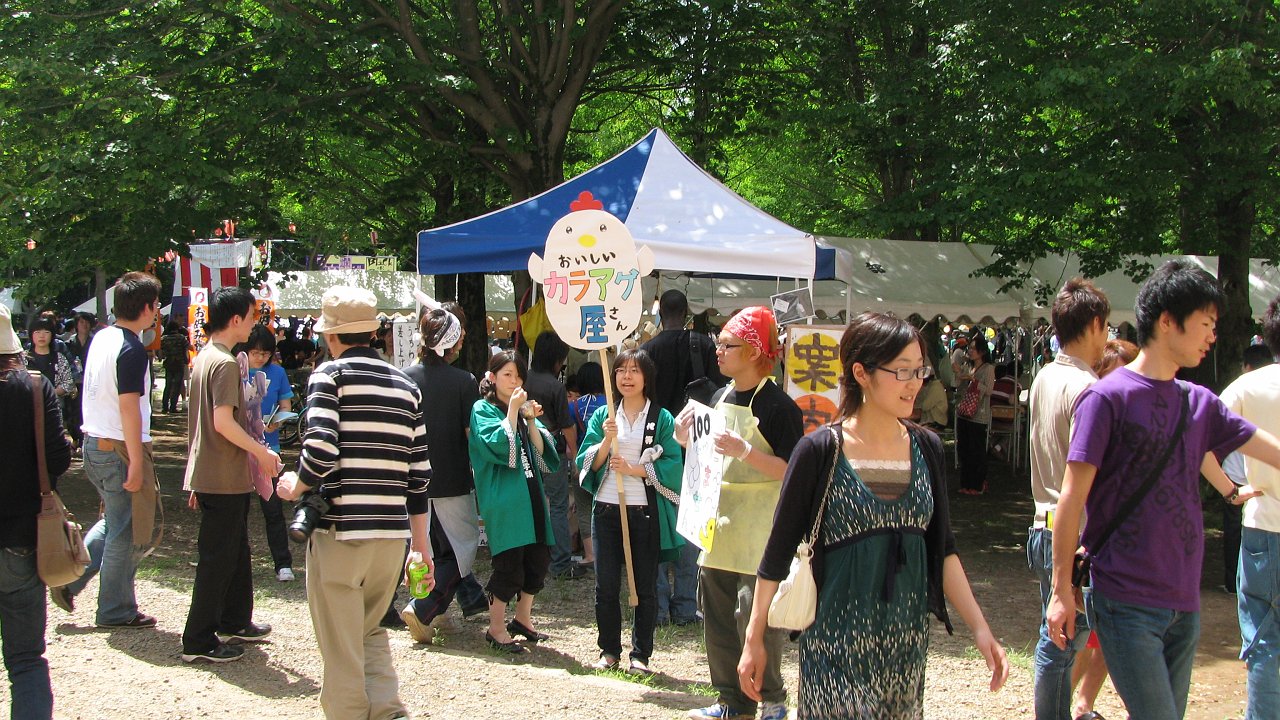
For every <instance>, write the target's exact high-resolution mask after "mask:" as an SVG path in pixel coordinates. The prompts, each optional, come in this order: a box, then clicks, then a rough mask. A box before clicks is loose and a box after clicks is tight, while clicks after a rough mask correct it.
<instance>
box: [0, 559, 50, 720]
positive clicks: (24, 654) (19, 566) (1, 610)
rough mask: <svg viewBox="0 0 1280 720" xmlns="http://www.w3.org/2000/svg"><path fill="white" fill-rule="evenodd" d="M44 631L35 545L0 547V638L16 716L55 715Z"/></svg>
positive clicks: (19, 719) (36, 719) (29, 719)
mask: <svg viewBox="0 0 1280 720" xmlns="http://www.w3.org/2000/svg"><path fill="white" fill-rule="evenodd" d="M44 629H45V600H44V583H42V582H40V576H39V575H37V574H36V551H35V548H33V547H29V548H0V642H2V643H3V646H4V668H5V670H8V671H9V696H10V701H9V717H10V718H12V719H13V720H48V719H49V718H51V717H53V690H52V688H51V687H50V685H49V663H48V662H47V661H46V660H45V659H44Z"/></svg>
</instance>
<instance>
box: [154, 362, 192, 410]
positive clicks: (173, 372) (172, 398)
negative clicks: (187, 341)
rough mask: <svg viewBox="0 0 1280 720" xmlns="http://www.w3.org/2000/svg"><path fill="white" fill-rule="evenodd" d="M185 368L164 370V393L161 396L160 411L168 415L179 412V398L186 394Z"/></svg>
mask: <svg viewBox="0 0 1280 720" xmlns="http://www.w3.org/2000/svg"><path fill="white" fill-rule="evenodd" d="M186 375H187V369H186V368H185V367H176V368H168V367H167V368H165V369H164V393H163V394H162V395H161V396H160V409H161V410H163V411H164V412H167V413H174V412H178V396H180V395H183V394H185V392H186V387H185V385H186Z"/></svg>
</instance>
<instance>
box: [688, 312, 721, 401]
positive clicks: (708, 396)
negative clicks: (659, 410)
mask: <svg viewBox="0 0 1280 720" xmlns="http://www.w3.org/2000/svg"><path fill="white" fill-rule="evenodd" d="M685 334H686V335H687V336H688V338H689V365H690V366H691V368H692V372H691V373H690V374H691V375H692V376H693V380H690V381H689V382H688V384H686V385H685V386H684V398H685V401H686V402H688V401H689V400H697V401H698V402H700V403H702V404H703V405H710V404H711V401H712V398H713V397H714V396H715V393H716V390H719V389H720V386H719V385H716V381H715V380H712V379H711V378H709V377H707V369H706V361H705V360H703V358H702V343H700V342H698V334H697V333H695V332H694V331H692V330H685Z"/></svg>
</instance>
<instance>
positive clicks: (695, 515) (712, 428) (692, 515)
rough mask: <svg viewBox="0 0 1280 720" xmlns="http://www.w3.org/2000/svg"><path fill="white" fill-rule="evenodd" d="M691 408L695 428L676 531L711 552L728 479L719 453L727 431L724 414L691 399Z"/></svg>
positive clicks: (681, 493) (690, 441)
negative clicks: (720, 439) (723, 487)
mask: <svg viewBox="0 0 1280 720" xmlns="http://www.w3.org/2000/svg"><path fill="white" fill-rule="evenodd" d="M689 405H690V406H691V407H693V427H692V428H691V429H690V430H689V448H688V449H687V450H686V451H685V454H684V482H683V484H682V485H681V487H680V512H679V514H678V515H677V516H676V532H678V533H680V534H681V535H683V536H684V537H686V538H688V539H689V542H692V543H693V544H694V545H697V546H698V547H700V548H702V549H703V550H705V551H707V552H711V544H712V543H713V542H714V541H715V532H716V520H717V519H718V518H719V509H720V481H721V478H723V477H724V456H723V455H721V454H720V453H718V452H716V443H715V436H716V435H717V434H718V433H721V432H724V428H725V425H724V415H723V414H721V413H720V411H718V410H715V409H713V408H710V407H708V406H706V405H703V404H702V403H700V402H698V401H696V400H690V401H689Z"/></svg>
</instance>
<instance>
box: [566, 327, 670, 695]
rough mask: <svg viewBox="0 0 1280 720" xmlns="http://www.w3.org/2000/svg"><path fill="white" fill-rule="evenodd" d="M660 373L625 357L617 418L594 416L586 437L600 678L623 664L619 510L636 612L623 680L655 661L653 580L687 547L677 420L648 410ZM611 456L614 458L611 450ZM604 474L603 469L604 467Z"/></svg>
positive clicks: (582, 455) (617, 382)
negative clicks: (681, 531) (681, 527)
mask: <svg viewBox="0 0 1280 720" xmlns="http://www.w3.org/2000/svg"><path fill="white" fill-rule="evenodd" d="M656 376H657V370H656V368H655V367H654V364H653V360H651V359H649V355H648V354H647V353H645V352H644V351H643V350H624V351H623V352H622V353H620V354H619V355H618V359H617V360H616V361H615V362H614V366H613V387H614V394H615V396H616V397H620V398H621V401H620V402H619V403H618V406H617V410H616V412H615V413H614V417H612V418H611V417H609V411H608V408H606V407H600V408H597V409H596V411H595V412H594V413H593V414H592V416H591V419H590V422H589V423H588V426H587V430H586V435H585V436H584V437H583V440H582V446H581V450H580V451H579V455H578V464H579V466H580V467H581V468H582V487H583V488H584V489H585V490H587V491H588V492H590V493H591V494H592V495H594V496H595V502H594V503H593V507H592V512H591V515H592V519H593V522H594V525H595V530H594V531H593V532H592V535H591V537H592V539H593V541H594V544H595V546H596V547H595V550H596V625H597V627H598V628H599V638H598V640H597V644H598V645H599V647H600V658H599V659H598V660H597V661H596V662H595V663H594V664H593V665H592V666H591V667H593V668H595V669H597V670H607V669H611V668H616V667H617V666H618V663H619V662H620V658H621V657H622V644H621V643H620V642H619V637H618V636H619V634H620V633H621V631H622V612H621V609H620V607H619V604H618V596H619V594H620V593H621V590H622V573H623V570H624V568H623V562H624V561H623V549H622V522H621V513H622V511H623V510H622V507H621V504H620V502H619V495H618V487H617V486H618V483H619V482H621V483H622V485H623V487H624V491H623V496H624V497H625V498H626V509H625V512H626V513H627V516H628V520H629V522H628V529H629V531H630V532H629V534H630V539H631V560H632V565H633V568H634V571H635V581H636V595H637V596H638V598H637V599H638V601H639V602H638V605H637V607H636V610H635V619H634V621H633V622H632V627H631V660H630V665H629V667H628V672H630V673H632V674H637V675H647V674H649V673H650V672H651V671H650V670H649V660H650V658H651V657H652V656H653V631H654V623H655V621H656V618H657V614H658V599H657V577H658V563H659V562H660V561H661V560H662V559H663V558H661V557H660V556H661V555H664V554H665V555H669V556H670V557H668V558H666V559H667V560H672V559H674V558H675V556H676V555H677V554H678V553H679V548H680V546H681V545H683V544H684V541H683V540H682V539H681V538H680V536H679V535H678V534H677V533H676V531H675V526H676V508H675V506H676V505H677V504H678V503H679V500H680V484H681V476H682V473H683V462H684V461H683V453H682V452H681V450H680V445H679V443H677V442H676V440H675V435H674V432H675V420H674V419H673V418H672V417H671V413H669V412H667V411H666V410H665V409H663V408H662V407H661V406H659V405H658V404H657V403H655V402H652V397H653V388H654V381H655V380H656ZM611 448H616V450H611ZM606 466H607V467H606Z"/></svg>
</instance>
